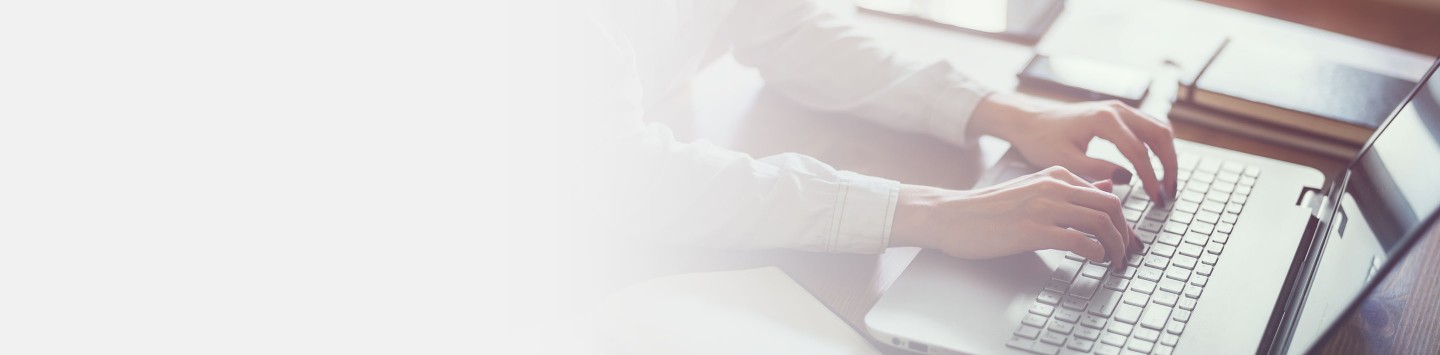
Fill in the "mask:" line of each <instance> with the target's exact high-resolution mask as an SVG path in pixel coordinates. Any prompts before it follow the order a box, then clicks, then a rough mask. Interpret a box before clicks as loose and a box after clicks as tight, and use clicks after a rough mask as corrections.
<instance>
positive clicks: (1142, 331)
mask: <svg viewBox="0 0 1440 355" xmlns="http://www.w3.org/2000/svg"><path fill="white" fill-rule="evenodd" d="M1161 334H1165V332H1163V331H1160V330H1155V329H1148V328H1145V327H1139V328H1135V334H1134V335H1132V336H1134V337H1135V339H1140V340H1144V341H1149V342H1154V341H1156V340H1160V335H1161ZM1130 341H1135V340H1134V339H1131V340H1130Z"/></svg>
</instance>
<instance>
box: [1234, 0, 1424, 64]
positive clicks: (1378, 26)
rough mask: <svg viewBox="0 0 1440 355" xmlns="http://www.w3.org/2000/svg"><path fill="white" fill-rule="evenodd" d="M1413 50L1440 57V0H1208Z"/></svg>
mask: <svg viewBox="0 0 1440 355" xmlns="http://www.w3.org/2000/svg"><path fill="white" fill-rule="evenodd" d="M1206 2H1209V3H1213V4H1217V5H1221V6H1225V7H1230V8H1234V9H1238V10H1243V11H1248V12H1252V13H1256V14H1260V15H1264V16H1268V17H1273V18H1276V19H1281V20H1285V21H1290V22H1295V23H1299V24H1302V25H1306V26H1311V27H1317V28H1322V29H1326V30H1330V31H1334V32H1338V33H1342V34H1346V35H1350V36H1354V37H1357V38H1361V39H1365V40H1369V41H1373V42H1379V43H1383V44H1386V45H1390V46H1393V47H1398V48H1401V49H1406V50H1410V51H1413V52H1417V53H1421V54H1425V55H1429V56H1440V40H1436V39H1435V38H1434V37H1433V36H1430V35H1424V34H1436V33H1440V0H1206Z"/></svg>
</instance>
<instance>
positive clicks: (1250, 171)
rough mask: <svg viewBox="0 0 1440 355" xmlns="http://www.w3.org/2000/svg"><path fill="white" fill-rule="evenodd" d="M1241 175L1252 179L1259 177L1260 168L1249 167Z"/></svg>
mask: <svg viewBox="0 0 1440 355" xmlns="http://www.w3.org/2000/svg"><path fill="white" fill-rule="evenodd" d="M1241 174H1242V175H1245V176H1248V177H1252V178H1253V177H1257V176H1260V168H1257V167H1253V166H1247V167H1245V172H1244V173H1241Z"/></svg>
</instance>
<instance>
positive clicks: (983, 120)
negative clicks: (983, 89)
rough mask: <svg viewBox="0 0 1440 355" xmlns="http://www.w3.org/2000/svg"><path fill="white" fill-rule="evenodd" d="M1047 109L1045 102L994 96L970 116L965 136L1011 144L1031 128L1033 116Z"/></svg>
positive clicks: (986, 98)
mask: <svg viewBox="0 0 1440 355" xmlns="http://www.w3.org/2000/svg"><path fill="white" fill-rule="evenodd" d="M1046 106H1047V105H1046V104H1045V103H1044V102H1041V101H1040V100H1037V99H1035V98H1032V97H1029V96H1026V95H1023V94H1014V93H995V94H991V95H989V96H985V98H984V99H982V100H981V101H980V104H979V105H978V106H976V107H975V112H974V113H973V114H972V115H971V117H970V127H969V129H968V134H970V135H971V136H972V137H978V136H993V137H996V138H1000V139H1004V140H1006V141H1013V139H1014V138H1015V137H1017V136H1018V135H1019V134H1020V133H1022V132H1026V131H1028V130H1030V129H1031V126H1032V125H1033V123H1034V117H1035V116H1038V115H1039V114H1040V113H1041V112H1043V111H1044V110H1045V108H1046Z"/></svg>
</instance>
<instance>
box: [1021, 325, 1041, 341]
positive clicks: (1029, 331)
mask: <svg viewBox="0 0 1440 355" xmlns="http://www.w3.org/2000/svg"><path fill="white" fill-rule="evenodd" d="M1015 335H1019V336H1021V337H1025V338H1029V339H1035V338H1037V337H1039V336H1040V328H1039V327H1032V326H1028V325H1022V326H1020V330H1017V331H1015Z"/></svg>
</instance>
